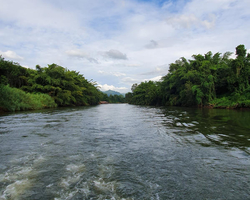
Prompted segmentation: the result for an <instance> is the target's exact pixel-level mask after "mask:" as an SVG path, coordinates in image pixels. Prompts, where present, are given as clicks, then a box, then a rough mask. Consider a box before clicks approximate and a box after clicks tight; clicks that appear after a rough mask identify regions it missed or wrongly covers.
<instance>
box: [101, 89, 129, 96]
mask: <svg viewBox="0 0 250 200" xmlns="http://www.w3.org/2000/svg"><path fill="white" fill-rule="evenodd" d="M103 93H104V94H107V95H108V96H110V95H118V96H119V95H123V96H124V94H121V93H120V92H116V91H114V90H107V91H104V92H103Z"/></svg>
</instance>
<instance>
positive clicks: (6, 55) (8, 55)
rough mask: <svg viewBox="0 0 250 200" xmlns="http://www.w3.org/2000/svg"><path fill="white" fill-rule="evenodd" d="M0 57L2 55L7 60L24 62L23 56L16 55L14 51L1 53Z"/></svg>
mask: <svg viewBox="0 0 250 200" xmlns="http://www.w3.org/2000/svg"><path fill="white" fill-rule="evenodd" d="M0 55H2V56H3V57H4V58H7V59H13V60H23V59H24V58H23V57H22V56H19V55H17V54H16V52H14V51H10V50H8V51H5V52H3V51H0Z"/></svg>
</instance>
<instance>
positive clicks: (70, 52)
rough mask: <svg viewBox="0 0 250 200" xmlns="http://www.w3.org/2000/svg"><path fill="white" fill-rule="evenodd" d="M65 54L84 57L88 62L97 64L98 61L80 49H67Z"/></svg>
mask: <svg viewBox="0 0 250 200" xmlns="http://www.w3.org/2000/svg"><path fill="white" fill-rule="evenodd" d="M66 54H67V55H68V56H72V57H77V58H85V59H87V60H88V61H89V62H94V63H96V64H98V61H97V60H96V59H95V58H92V57H91V56H89V54H88V53H86V52H84V51H82V50H68V51H66Z"/></svg>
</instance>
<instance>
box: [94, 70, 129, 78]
mask: <svg viewBox="0 0 250 200" xmlns="http://www.w3.org/2000/svg"><path fill="white" fill-rule="evenodd" d="M98 73H99V74H103V75H111V76H116V77H120V76H126V74H124V73H121V72H107V71H102V70H99V71H98Z"/></svg>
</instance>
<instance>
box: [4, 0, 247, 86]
mask: <svg viewBox="0 0 250 200" xmlns="http://www.w3.org/2000/svg"><path fill="white" fill-rule="evenodd" d="M0 5H1V6H0V29H1V31H0V38H1V40H0V50H1V51H2V53H1V54H3V53H4V55H3V57H5V58H8V59H13V60H14V59H16V60H18V61H20V64H21V65H25V66H31V67H35V66H36V64H39V65H41V66H46V65H47V64H50V63H56V64H59V65H62V66H63V67H66V68H68V69H70V70H76V71H79V72H80V73H81V74H83V75H84V76H85V77H86V78H87V79H88V80H90V79H93V80H94V81H97V82H98V83H100V84H101V85H103V86H104V87H111V88H112V86H113V87H114V88H118V89H119V88H120V89H121V88H123V89H124V88H127V91H129V90H130V88H131V85H132V84H133V83H140V82H141V81H144V80H150V79H152V77H154V78H153V80H156V79H157V78H156V77H159V76H162V75H165V74H166V73H167V72H168V64H170V63H172V62H175V60H177V59H179V58H180V57H182V56H184V57H186V58H191V56H192V55H193V54H198V53H200V54H205V53H207V52H208V51H212V52H213V53H216V52H221V53H224V52H226V51H234V50H235V47H236V46H238V45H239V44H245V45H246V48H250V47H249V46H247V45H250V44H249V32H250V27H249V26H247V24H249V22H250V11H249V7H250V1H249V0H204V1H200V0H190V1H183V0H177V1H166V2H165V3H163V5H162V7H161V6H159V5H156V4H155V3H152V2H151V3H150V2H140V1H134V0H127V1H116V0H95V1H92V2H91V3H89V1H87V0H72V1H69V0H65V1H58V0H50V1H49V0H33V1H29V0H19V1H16V0H8V1H6V0H0ZM10 50H11V51H10ZM6 52H7V53H6ZM8 52H9V53H8ZM24 58H25V59H24ZM105 84H106V85H107V86H105ZM121 90H122V89H121ZM124 90H125V89H124Z"/></svg>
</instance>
